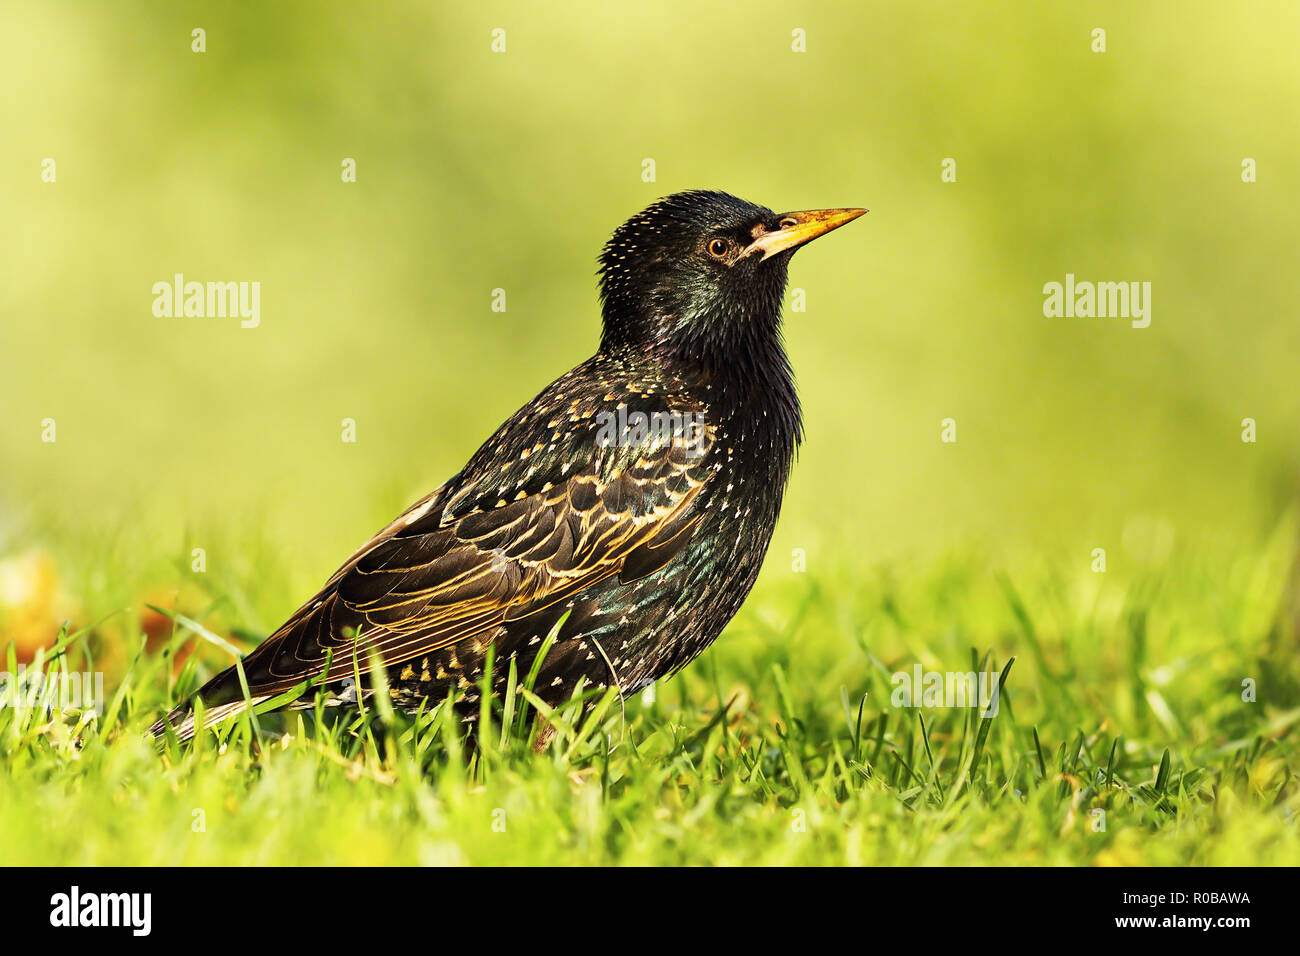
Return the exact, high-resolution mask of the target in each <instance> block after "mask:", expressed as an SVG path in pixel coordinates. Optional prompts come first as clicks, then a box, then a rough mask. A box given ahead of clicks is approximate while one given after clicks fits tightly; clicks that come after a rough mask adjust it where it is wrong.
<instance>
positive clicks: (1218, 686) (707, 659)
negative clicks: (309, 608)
mask: <svg viewBox="0 0 1300 956" xmlns="http://www.w3.org/2000/svg"><path fill="white" fill-rule="evenodd" d="M1295 541H1296V530H1295V522H1294V521H1286V522H1283V523H1282V524H1281V525H1279V526H1278V528H1277V529H1276V530H1275V531H1274V532H1273V533H1272V534H1270V535H1268V536H1266V537H1264V538H1262V539H1261V540H1260V541H1259V542H1258V543H1256V544H1254V545H1252V546H1249V547H1241V548H1237V549H1235V550H1234V549H1224V548H1215V547H1210V546H1201V547H1192V546H1186V547H1179V548H1173V549H1171V550H1170V551H1168V552H1167V553H1166V552H1164V551H1161V550H1160V549H1159V548H1157V549H1155V550H1151V549H1147V550H1145V551H1142V550H1141V549H1135V550H1134V552H1133V553H1132V554H1127V555H1118V554H1112V555H1111V567H1110V568H1109V569H1108V570H1107V571H1106V572H1105V573H1098V572H1096V571H1094V570H1093V566H1092V563H1091V562H1090V560H1089V559H1088V557H1087V556H1086V555H1085V556H1084V558H1083V559H1080V560H1074V559H1072V557H1071V556H1062V555H1056V556H1054V557H1052V558H1048V557H1046V556H1043V555H1026V556H1022V557H1020V558H1018V559H1007V558H1003V559H994V558H993V557H992V556H990V555H989V554H986V553H984V552H982V551H981V550H980V549H977V548H970V549H965V550H962V551H960V552H953V553H951V554H949V555H948V556H946V557H944V558H942V559H937V560H935V559H930V560H927V561H924V562H918V563H916V564H914V565H913V564H909V563H908V562H906V561H901V560H900V561H898V562H895V563H892V564H890V565H889V566H884V567H881V566H872V565H869V564H854V563H852V562H851V561H849V560H847V559H844V560H842V561H841V563H838V564H836V563H835V561H834V560H832V559H830V558H827V559H826V561H825V562H824V563H825V564H826V565H827V567H826V568H825V569H822V570H818V565H819V562H818V561H817V560H810V563H809V570H807V571H804V572H802V573H794V572H793V571H789V570H787V569H786V568H784V567H782V566H781V565H782V562H780V561H779V560H775V559H774V560H772V561H770V562H769V565H768V568H767V569H766V570H765V573H764V576H763V577H762V578H761V579H760V582H759V585H758V587H757V588H756V590H755V592H754V594H753V595H752V596H751V598H750V600H749V602H748V604H747V605H746V607H745V608H744V609H743V611H742V612H741V614H740V615H739V616H738V618H737V619H736V620H735V621H734V622H733V623H732V625H731V626H730V627H729V628H728V630H727V631H726V632H725V633H724V635H723V637H722V638H721V639H720V640H719V642H718V643H717V644H716V645H715V646H714V647H713V648H712V649H710V650H709V651H708V652H707V653H706V654H705V655H704V656H703V657H702V658H700V659H699V660H697V661H696V662H695V663H694V664H692V665H691V666H690V667H688V668H687V669H686V670H685V671H684V672H682V673H681V674H680V675H678V676H677V677H675V678H673V679H671V680H668V681H665V682H661V683H660V684H659V685H658V686H657V688H656V695H655V698H654V699H645V698H643V697H637V698H634V699H631V700H629V701H627V702H626V706H625V707H621V706H620V705H619V702H618V701H617V700H616V699H614V698H612V697H610V696H604V697H601V696H597V695H591V696H588V697H587V698H586V700H585V701H578V700H574V701H573V702H571V704H570V705H568V706H566V707H563V708H561V709H560V710H559V711H558V712H556V713H553V714H551V715H550V719H551V721H552V722H553V723H554V724H555V726H556V727H557V728H558V731H559V732H558V734H557V736H556V737H555V739H554V740H553V741H552V743H551V744H550V746H549V748H548V749H547V750H546V751H545V752H543V753H540V754H537V753H534V751H533V748H532V746H531V738H532V736H533V734H534V732H535V727H536V724H535V723H534V716H535V713H534V712H533V711H532V710H531V708H530V706H529V699H528V696H527V694H526V693H521V694H520V695H518V696H516V697H515V698H514V699H513V700H510V701H506V702H504V712H503V709H502V708H501V707H498V708H497V709H494V710H492V711H491V712H484V713H483V714H482V715H481V719H480V721H479V724H478V726H477V729H476V732H475V733H474V734H473V735H472V736H469V737H467V736H465V735H464V734H463V733H462V732H461V730H460V728H458V727H457V726H456V724H455V722H454V721H452V720H450V719H449V715H448V711H447V709H446V708H445V707H434V708H432V709H431V710H430V711H429V712H428V713H426V714H424V715H422V716H420V717H419V718H416V719H411V718H407V717H403V716H401V715H396V716H395V715H393V714H391V713H387V712H385V711H384V710H383V709H380V708H376V707H373V706H372V707H370V708H368V709H367V711H366V712H365V713H356V712H352V713H345V714H341V715H329V714H327V715H325V716H324V717H323V718H321V719H318V718H317V716H316V715H315V714H312V713H297V714H293V715H291V716H288V717H284V716H282V715H271V714H264V715H261V716H259V717H257V718H255V719H252V720H250V719H247V718H244V719H241V720H236V721H230V722H227V724H225V725H223V726H222V727H221V728H219V730H218V731H217V732H215V733H214V732H208V733H207V734H204V735H202V736H201V737H200V738H199V740H198V741H197V743H196V744H195V745H193V746H181V745H179V744H177V743H176V742H175V741H172V742H171V743H169V744H168V745H167V746H165V747H163V748H161V749H160V748H159V747H157V746H155V745H154V744H153V743H152V742H151V741H150V740H149V739H148V738H147V737H146V735H145V728H147V727H148V725H149V723H150V722H151V721H153V720H154V719H155V718H156V717H157V716H158V715H159V714H160V712H161V711H162V710H163V708H165V707H167V706H169V705H170V704H171V703H173V702H174V701H176V700H177V699H178V698H179V697H180V696H182V695H183V694H185V693H187V692H188V691H189V690H191V689H193V688H194V687H195V686H197V684H198V682H199V681H200V680H201V678H203V677H204V676H206V675H208V674H210V673H212V672H214V670H215V669H216V668H217V667H220V666H222V665H223V663H225V662H228V660H229V655H228V652H227V651H225V650H223V649H222V648H221V647H219V646H214V645H213V644H212V643H211V642H210V640H209V639H208V638H207V637H205V636H204V635H205V634H211V633H212V632H215V631H217V630H219V629H220V630H221V631H223V632H225V633H231V634H234V635H236V636H235V637H234V638H233V640H235V641H236V642H238V643H240V644H241V645H242V646H244V647H245V648H247V647H250V646H251V644H252V641H253V640H254V639H255V638H256V635H249V634H245V633H244V632H242V631H241V630H240V627H239V622H240V621H241V620H243V619H245V618H247V619H251V620H258V619H260V618H261V617H263V616H265V614H267V613H269V612H267V611H266V610H265V607H262V608H260V609H259V607H258V605H259V603H261V602H269V598H268V597H267V596H266V594H265V589H260V590H258V591H257V592H256V593H254V594H253V595H251V596H250V595H248V594H244V593H240V592H239V591H238V590H237V589H236V588H234V587H232V589H231V590H229V591H222V590H221V587H222V586H221V585H214V584H206V585H205V587H206V588H207V589H208V590H207V592H206V596H207V598H208V602H207V603H206V604H201V605H195V606H193V607H182V608H181V613H179V615H178V616H171V615H172V614H176V613H177V612H174V611H172V610H170V609H167V608H164V609H163V610H164V612H166V613H159V612H155V611H151V610H148V609H147V608H146V607H144V603H145V602H149V603H152V602H151V601H149V599H147V598H141V597H139V596H138V595H137V596H136V598H135V601H136V603H134V604H132V603H131V602H130V600H129V598H130V595H129V594H128V593H127V592H132V591H136V590H138V589H142V588H143V587H144V585H143V584H142V583H141V582H139V581H123V580H121V579H120V578H113V577H112V576H110V575H104V574H99V573H94V572H88V573H86V574H84V575H82V576H80V577H78V576H77V575H70V576H69V577H70V580H73V581H79V582H81V586H82V587H83V588H84V589H85V591H86V592H87V593H86V594H84V595H82V597H83V598H84V599H85V604H86V606H92V607H119V608H125V610H121V611H119V612H118V613H116V614H111V615H108V616H106V617H104V618H103V619H102V620H99V621H98V622H97V623H96V624H94V625H93V626H89V627H86V626H84V625H80V627H81V628H82V629H79V630H78V629H77V628H78V627H79V625H76V624H73V625H71V626H70V629H69V630H68V631H67V632H66V633H65V634H64V635H63V636H62V637H61V638H60V640H59V641H58V642H57V644H56V645H54V646H53V647H52V648H50V649H48V650H46V651H42V652H40V653H39V654H38V655H37V656H36V658H35V660H34V661H32V663H31V665H30V668H32V669H35V668H45V669H47V671H51V672H57V671H58V670H60V669H72V670H76V671H95V670H97V669H100V670H103V671H106V672H107V679H106V688H105V690H106V693H105V700H104V706H103V708H102V713H101V714H99V715H98V716H92V715H89V714H78V713H77V712H75V711H68V712H63V713H60V712H58V711H55V712H49V713H47V712H46V711H44V710H42V709H39V708H29V709H23V708H14V707H7V708H5V709H3V710H0V747H2V748H3V754H4V760H3V762H2V763H0V774H2V775H3V784H0V847H3V850H2V851H0V862H2V863H5V864H221V865H226V864H326V865H348V864H460V863H468V864H543V863H547V864H571V865H590V864H601V863H605V864H609V863H614V864H663V863H675V864H842V863H847V864H860V865H887V864H957V865H981V866H983V865H997V864H1048V865H1055V864H1085V865H1104V866H1105V865H1142V864H1164V865H1223V864H1247V865H1278V864H1288V865H1295V864H1297V863H1300V835H1298V834H1297V828H1296V812H1297V810H1298V809H1300V794H1298V791H1297V786H1296V780H1295V771H1296V767H1297V766H1298V765H1300V753H1298V752H1297V747H1296V734H1295V727H1296V725H1297V723H1300V655H1297V652H1296V651H1297V634H1296V611H1297V602H1296V593H1295V568H1296V548H1295ZM1139 552H1140V554H1139ZM1126 557H1127V558H1128V559H1129V560H1128V561H1127V562H1125V561H1123V560H1121V559H1123V558H1126ZM1120 564H1124V567H1125V570H1120V569H1119V568H1117V565H1120ZM186 570H187V569H186V568H184V567H182V566H178V567H177V568H176V569H175V580H176V582H178V586H177V588H176V591H177V593H178V594H179V595H181V597H179V598H177V602H178V606H180V605H184V604H185V603H186V597H185V596H186V595H187V594H191V592H188V591H187V590H186V588H185V586H184V585H183V584H180V583H179V582H181V579H182V578H183V577H184V576H185V573H186ZM154 574H155V577H157V573H156V570H155V572H154ZM270 578H271V579H272V580H273V579H274V575H271V576H270ZM159 606H161V605H159ZM276 606H278V605H276ZM124 622H127V623H124ZM140 622H143V624H141V623H140ZM160 622H162V625H161V626H160ZM232 622H233V623H232ZM241 635H242V636H241ZM8 655H9V663H8V670H9V671H10V672H15V669H16V668H17V666H18V664H19V661H18V659H17V657H16V651H15V649H14V646H13V645H12V644H11V645H10V647H9V649H8ZM182 658H183V663H182V662H181V659H182ZM917 665H920V667H921V668H922V669H923V670H924V671H926V672H930V671H954V672H955V671H974V670H978V671H983V672H986V673H989V674H992V673H999V674H1002V673H1005V680H1004V683H1003V684H1002V693H1001V695H1000V698H999V705H1000V706H999V707H998V708H997V713H996V716H993V717H989V718H984V717H981V716H980V712H979V711H978V710H976V709H972V708H970V707H965V706H954V707H937V706H922V707H919V708H915V707H903V706H896V703H897V701H895V700H891V698H893V697H894V691H895V681H894V680H893V679H892V677H891V675H894V674H896V673H899V672H903V673H907V674H911V673H912V671H913V668H915V667H916V666H917ZM526 676H527V675H519V677H520V679H521V681H523V680H524V679H525V678H526ZM1243 682H1245V683H1243ZM1252 690H1253V693H1252ZM1252 697H1253V699H1248V698H1252ZM503 724H504V726H503Z"/></svg>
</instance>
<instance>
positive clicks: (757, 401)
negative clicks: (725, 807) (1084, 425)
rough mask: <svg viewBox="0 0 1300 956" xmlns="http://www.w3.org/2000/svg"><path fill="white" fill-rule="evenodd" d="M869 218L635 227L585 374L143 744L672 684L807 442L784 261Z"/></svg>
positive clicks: (741, 572)
mask: <svg viewBox="0 0 1300 956" xmlns="http://www.w3.org/2000/svg"><path fill="white" fill-rule="evenodd" d="M866 211H867V210H865V209H861V208H829V209H811V210H801V211H795V212H785V213H774V212H772V210H771V209H769V208H767V207H766V206H761V205H757V204H754V203H751V202H747V201H745V200H743V199H740V198H738V197H736V196H733V195H731V194H729V193H726V192H721V191H717V190H690V191H686V192H679V193H674V194H672V195H669V196H665V197H663V198H661V199H659V200H657V201H656V202H654V203H652V204H651V205H650V206H648V207H647V208H645V209H643V210H642V211H641V212H639V213H637V214H636V215H634V216H632V217H631V218H630V219H628V220H627V221H626V222H624V223H623V224H622V225H621V226H619V227H618V228H617V229H615V230H614V232H613V234H612V235H611V237H610V238H609V240H608V241H607V242H606V243H605V245H604V248H603V249H602V251H601V253H600V257H599V265H598V269H597V277H598V281H599V301H600V307H601V335H600V341H599V346H598V348H597V350H596V352H595V354H594V355H592V356H591V357H590V358H588V359H587V360H586V361H583V362H582V363H581V364H579V365H577V366H576V367H574V368H573V369H571V370H570V371H568V372H566V373H565V374H563V375H561V376H560V377H559V378H557V379H555V380H554V381H553V382H551V384H549V385H547V386H546V387H545V388H543V389H542V390H541V392H540V393H539V394H538V395H537V396H536V397H535V398H533V399H532V400H531V401H529V402H528V403H527V404H525V405H524V406H523V407H522V408H520V409H519V410H518V411H517V412H515V414H514V415H512V416H511V417H510V418H509V419H508V420H507V421H506V422H505V423H504V424H503V425H501V427H500V428H498V429H497V430H496V432H495V433H494V434H493V435H492V436H491V437H490V438H488V439H487V441H486V442H484V443H483V445H482V446H481V447H480V448H479V449H478V450H477V451H476V452H475V453H474V454H473V455H472V456H471V457H470V459H469V461H468V462H467V463H466V464H465V466H464V467H463V468H462V469H461V470H460V471H459V472H457V473H456V474H455V475H454V476H453V477H452V478H450V479H449V480H448V481H446V482H445V483H444V484H442V485H441V486H440V487H438V488H437V489H435V490H434V491H433V492H431V493H430V494H428V495H426V496H425V497H423V498H421V499H420V500H419V501H417V502H416V503H415V504H413V505H412V506H411V507H410V508H409V509H407V510H406V511H405V512H404V513H402V514H401V515H399V516H398V517H397V518H396V519H394V520H393V521H392V522H391V523H390V524H388V525H387V526H386V527H385V528H383V529H382V530H380V531H379V532H378V533H377V534H375V535H374V536H373V537H372V538H371V539H370V540H369V541H367V542H365V543H364V544H363V545H361V547H360V548H358V549H357V550H356V551H355V552H354V553H353V554H352V555H351V557H349V558H348V559H347V560H346V561H345V562H344V563H343V564H342V566H341V567H339V569H338V570H337V571H335V572H334V574H333V575H331V576H330V578H329V580H327V581H326V582H325V584H324V586H323V587H321V589H320V590H319V591H318V592H317V593H316V594H314V595H313V596H312V597H311V598H310V599H308V600H307V601H306V602H305V603H304V604H303V605H302V606H301V607H299V608H298V610H297V611H295V612H294V613H293V614H292V615H291V616H290V617H289V618H288V620H286V621H285V622H284V624H282V625H281V626H280V627H279V628H277V629H276V630H275V631H274V632H273V633H272V634H271V635H270V636H269V637H267V638H266V640H265V641H263V642H262V643H261V644H260V645H259V646H258V647H256V648H255V649H254V650H253V651H251V652H250V653H249V654H248V655H247V656H245V657H244V658H243V659H242V661H241V663H240V667H242V672H243V676H242V679H241V676H240V671H239V669H238V668H237V667H231V668H229V669H227V670H225V671H222V672H221V673H219V674H217V675H216V676H215V677H213V678H212V679H211V680H209V681H208V682H207V683H206V684H204V685H203V686H202V687H201V688H200V689H199V690H198V692H197V694H196V695H195V698H192V699H191V700H189V701H186V702H184V703H182V704H181V705H180V706H178V707H176V708H175V709H174V710H172V711H171V712H170V713H168V714H167V715H166V716H165V717H163V718H160V719H159V720H158V721H157V722H156V723H155V724H154V725H153V727H152V728H151V730H152V733H153V734H154V735H155V736H156V737H157V736H162V735H165V734H167V733H169V732H170V733H173V734H175V735H176V736H177V737H179V738H180V739H181V740H187V739H189V738H190V737H192V736H193V735H194V734H195V733H196V732H197V731H198V730H200V729H202V728H203V727H206V726H211V725H213V724H215V723H217V722H219V721H220V720H222V719H223V718H225V717H227V716H229V715H231V714H235V713H238V712H239V711H241V710H243V709H245V708H247V707H250V706H253V707H256V706H258V705H260V704H264V703H265V702H267V701H271V700H273V699H274V698H275V697H277V696H279V695H284V694H286V693H287V692H289V691H292V690H294V689H295V688H300V687H303V686H304V685H305V682H310V683H309V685H307V686H312V687H315V688H317V690H318V692H322V693H325V694H326V695H327V696H326V702H327V703H330V704H339V705H351V706H357V705H358V702H359V701H360V702H361V703H364V701H365V700H366V699H367V697H369V696H371V695H373V694H374V693H376V692H384V693H387V694H388V695H389V697H390V698H391V704H392V706H393V708H394V709H400V710H402V711H403V712H407V713H419V712H420V711H421V710H422V709H424V708H431V707H433V706H435V705H437V704H439V703H441V702H443V701H446V700H450V701H451V703H452V706H453V707H455V708H456V709H457V712H458V713H461V714H462V719H465V720H466V721H469V720H470V719H471V717H472V715H476V714H477V713H478V711H479V709H480V708H481V707H482V702H481V701H480V695H481V694H483V693H489V694H490V695H491V696H492V697H494V698H497V699H500V698H502V697H503V696H504V695H505V693H506V691H507V687H506V682H507V680H508V674H509V672H510V670H509V664H508V662H509V661H512V660H513V661H514V662H515V673H516V674H517V675H524V674H530V673H532V672H535V677H534V682H533V693H535V694H536V695H537V697H539V698H540V699H541V700H542V701H544V702H545V703H547V704H548V705H550V706H556V705H557V704H560V703H562V702H563V701H565V700H567V699H569V698H570V697H571V696H572V695H573V693H574V691H575V689H578V688H580V687H584V688H594V689H598V690H600V689H604V690H608V689H609V688H614V689H616V690H617V692H618V693H619V694H620V695H622V697H627V696H629V695H632V694H635V693H637V692H638V691H640V690H642V689H643V688H645V687H646V686H647V685H649V684H651V683H652V682H654V681H656V680H659V679H661V678H663V677H666V676H670V675H672V674H674V673H676V672H677V671H678V670H680V669H681V668H682V667H684V666H685V665H686V664H687V663H689V662H690V661H691V660H693V659H694V658H695V657H696V656H698V655H699V654H700V653H701V652H702V651H703V650H704V649H705V648H706V647H708V646H709V645H710V644H712V643H713V641H714V640H715V639H716V638H717V637H718V636H719V634H720V633H721V632H722V630H723V628H724V627H725V626H726V625H727V623H728V622H729V621H730V620H731V619H732V617H733V616H734V615H735V614H736V612H737V611H738V610H739V609H740V607H741V605H742V603H743V602H744V600H745V598H746V597H747V596H748V594H749V592H750V590H751V589H752V587H753V585H754V582H755V579H756V578H757V576H758V573H759V568H760V566H761V565H762V563H763V559H764V556H765V555H766V552H767V549H768V545H769V543H770V542H771V538H772V534H773V530H774V528H775V526H776V523H777V517H778V515H779V513H780V510H781V504H782V500H783V498H784V494H785V488H786V484H787V480H788V478H789V476H790V473H791V470H792V467H793V465H794V461H795V457H796V454H797V450H798V448H799V445H800V443H801V442H802V439H803V421H802V412H801V409H800V404H799V399H798V396H797V394H796V389H795V380H794V374H793V371H792V369H791V365H790V362H789V359H788V357H787V355H786V351H785V346H784V341H783V334H782V324H781V308H782V303H783V301H784V298H785V289H786V285H787V280H788V272H789V264H790V259H791V257H792V256H793V255H794V253H795V251H796V250H798V249H800V248H802V247H803V246H804V245H805V244H806V243H808V242H809V241H811V240H813V239H815V238H817V237H818V236H821V235H824V234H826V233H828V232H830V231H831V230H834V229H837V228H839V227H840V226H843V225H844V224H846V223H848V222H851V221H853V220H854V219H857V218H858V217H859V216H861V215H862V214H863V213H865V212H866ZM489 650H490V651H491V655H492V657H491V660H492V661H493V667H492V669H491V672H490V673H487V671H486V668H487V665H488V662H489ZM374 668H382V669H383V678H384V679H383V680H379V679H377V678H376V677H375V676H373V675H372V676H370V677H369V678H367V675H370V672H371V671H372V669H374ZM376 688H379V689H380V691H376ZM196 699H197V700H200V701H202V703H203V709H202V711H201V713H202V719H201V721H200V720H198V719H197V714H198V713H199V712H197V711H196V709H195V706H194V704H195V700H196ZM290 706H298V707H303V708H305V707H309V706H311V704H310V702H309V701H307V700H306V699H305V698H300V699H299V701H298V702H296V703H292V704H290Z"/></svg>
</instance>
